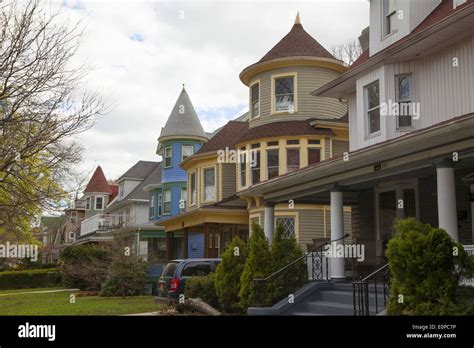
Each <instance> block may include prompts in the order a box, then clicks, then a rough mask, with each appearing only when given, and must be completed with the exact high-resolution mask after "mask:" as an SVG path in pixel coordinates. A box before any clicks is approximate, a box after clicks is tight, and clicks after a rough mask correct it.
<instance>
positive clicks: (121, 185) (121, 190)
mask: <svg viewBox="0 0 474 348" xmlns="http://www.w3.org/2000/svg"><path fill="white" fill-rule="evenodd" d="M124 185H125V184H124V183H123V182H121V183H120V185H119V197H120V198H123V196H124Z"/></svg>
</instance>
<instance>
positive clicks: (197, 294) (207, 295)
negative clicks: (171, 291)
mask: <svg viewBox="0 0 474 348" xmlns="http://www.w3.org/2000/svg"><path fill="white" fill-rule="evenodd" d="M184 296H185V298H200V299H201V300H203V301H204V302H206V303H207V304H209V305H211V306H212V307H214V308H217V306H218V300H217V294H216V286H215V273H209V274H208V275H206V276H198V277H191V278H189V279H187V280H186V285H185V287H184Z"/></svg>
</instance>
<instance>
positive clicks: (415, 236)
mask: <svg viewBox="0 0 474 348" xmlns="http://www.w3.org/2000/svg"><path fill="white" fill-rule="evenodd" d="M394 227H395V230H396V232H397V233H396V234H395V236H394V237H393V238H392V239H391V240H390V241H389V243H388V251H387V256H388V260H389V264H390V271H391V282H392V283H391V296H390V300H389V304H388V307H387V312H388V314H390V315H402V314H407V315H452V314H459V306H458V305H457V304H456V303H455V291H456V288H457V286H458V284H459V279H460V277H461V276H462V275H463V274H466V272H467V271H468V268H469V265H468V264H469V262H470V261H469V257H468V256H467V254H466V252H465V251H464V249H463V247H462V245H460V244H459V243H456V242H454V241H453V240H452V239H451V237H450V236H449V235H448V234H447V233H446V232H445V231H444V230H442V229H439V228H433V227H431V226H430V225H428V224H422V223H421V222H419V221H417V220H415V219H412V218H411V219H404V220H398V221H397V222H396V223H395V226H394ZM399 295H403V303H399V301H398V299H399Z"/></svg>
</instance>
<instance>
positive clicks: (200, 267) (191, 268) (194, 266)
mask: <svg viewBox="0 0 474 348" xmlns="http://www.w3.org/2000/svg"><path fill="white" fill-rule="evenodd" d="M209 273H211V264H210V263H208V262H206V263H197V262H193V263H189V264H187V265H186V266H184V268H183V271H182V272H181V276H182V277H196V276H206V275H208V274H209Z"/></svg>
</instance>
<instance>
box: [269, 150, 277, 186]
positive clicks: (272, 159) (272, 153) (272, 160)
mask: <svg viewBox="0 0 474 348" xmlns="http://www.w3.org/2000/svg"><path fill="white" fill-rule="evenodd" d="M279 151H280V150H279V149H272V150H267V174H268V179H271V178H274V177H276V176H278V164H279Z"/></svg>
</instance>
